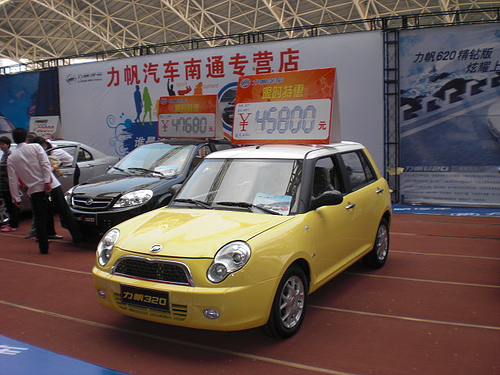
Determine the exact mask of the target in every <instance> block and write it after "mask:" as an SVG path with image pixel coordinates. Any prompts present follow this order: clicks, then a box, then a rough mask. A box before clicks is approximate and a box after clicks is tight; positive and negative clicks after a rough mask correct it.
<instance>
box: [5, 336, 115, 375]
mask: <svg viewBox="0 0 500 375" xmlns="http://www.w3.org/2000/svg"><path fill="white" fill-rule="evenodd" d="M0 374H1V375H68V374H71V375H125V374H124V373H123V372H117V371H113V370H109V369H107V368H104V367H100V366H96V365H93V364H91V363H87V362H84V361H80V360H78V359H73V358H70V357H66V356H64V355H60V354H57V353H54V352H51V351H48V350H45V349H41V348H38V347H35V346H32V345H28V344H25V343H23V342H20V341H16V340H12V339H10V338H8V337H5V336H1V335H0Z"/></svg>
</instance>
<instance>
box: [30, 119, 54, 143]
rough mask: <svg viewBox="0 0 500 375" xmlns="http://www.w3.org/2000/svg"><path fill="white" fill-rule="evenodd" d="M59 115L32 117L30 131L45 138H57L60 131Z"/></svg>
mask: <svg viewBox="0 0 500 375" xmlns="http://www.w3.org/2000/svg"><path fill="white" fill-rule="evenodd" d="M59 126H60V122H59V116H33V117H31V118H30V126H29V132H30V133H35V134H36V135H38V136H40V137H43V138H45V139H50V138H52V139H55V138H57V137H58V132H59Z"/></svg>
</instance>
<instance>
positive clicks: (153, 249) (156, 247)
mask: <svg viewBox="0 0 500 375" xmlns="http://www.w3.org/2000/svg"><path fill="white" fill-rule="evenodd" d="M161 249H163V246H162V245H153V246H151V247H150V248H149V251H150V252H152V253H159V252H160V251H161Z"/></svg>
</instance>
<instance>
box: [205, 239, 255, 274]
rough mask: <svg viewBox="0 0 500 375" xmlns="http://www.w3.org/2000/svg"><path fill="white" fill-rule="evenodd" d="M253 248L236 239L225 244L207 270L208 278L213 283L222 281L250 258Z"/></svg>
mask: <svg viewBox="0 0 500 375" xmlns="http://www.w3.org/2000/svg"><path fill="white" fill-rule="evenodd" d="M251 254H252V250H251V249H250V246H248V244H247V243H246V242H243V241H234V242H231V243H228V244H227V245H225V246H223V247H222V248H221V249H220V250H219V251H218V252H217V254H215V258H214V261H213V262H212V264H211V265H210V267H209V268H208V271H207V278H208V280H210V281H211V282H213V283H220V282H221V281H223V280H224V279H225V278H226V277H227V276H229V275H230V274H231V273H233V272H236V271H238V270H239V269H241V268H242V267H243V266H244V265H245V264H247V262H248V260H249V259H250V255H251Z"/></svg>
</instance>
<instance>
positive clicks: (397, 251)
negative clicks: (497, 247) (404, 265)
mask: <svg viewBox="0 0 500 375" xmlns="http://www.w3.org/2000/svg"><path fill="white" fill-rule="evenodd" d="M389 251H390V252H391V253H398V254H411V255H424V256H426V255H428V256H432V257H450V258H464V259H481V260H494V261H498V260H500V258H498V257H481V256H477V255H456V254H443V253H422V252H418V251H406V250H394V249H391V250H389Z"/></svg>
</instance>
